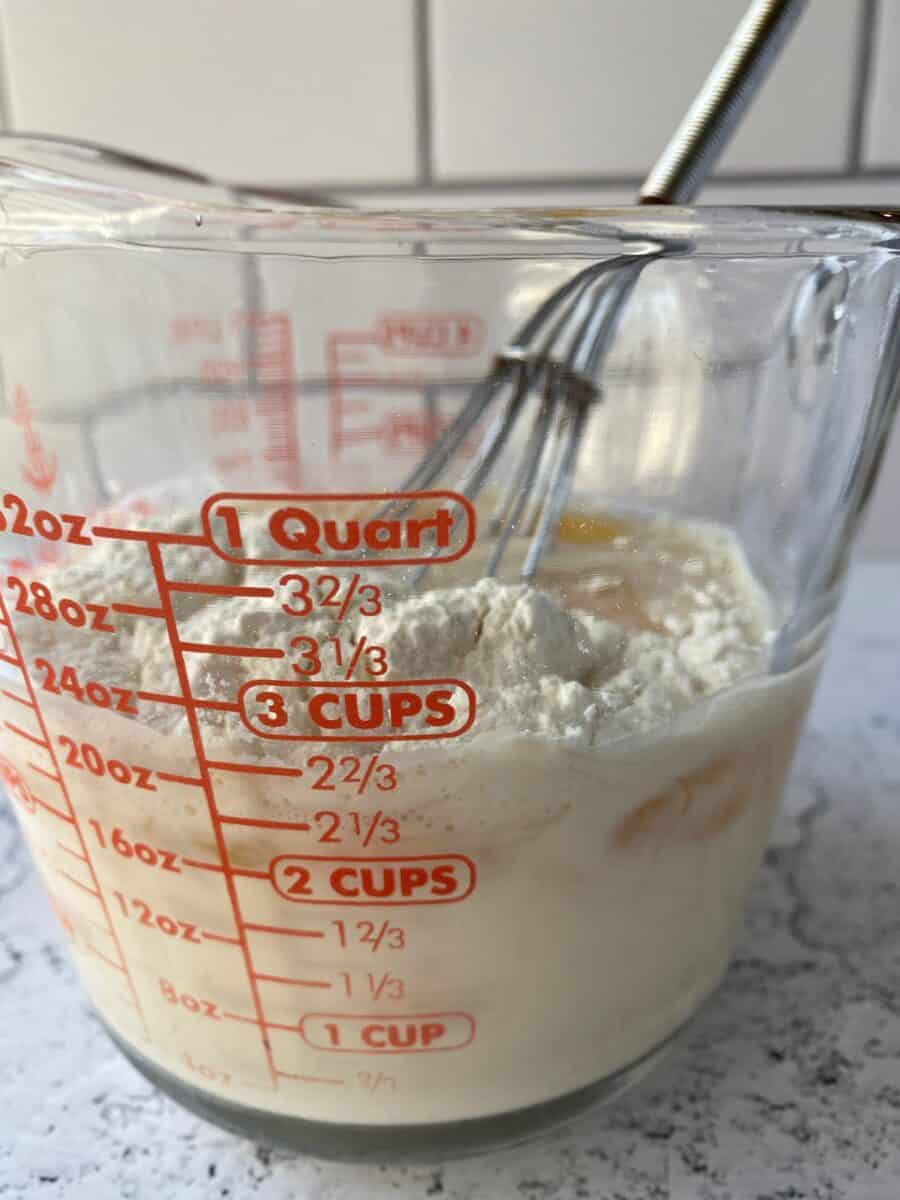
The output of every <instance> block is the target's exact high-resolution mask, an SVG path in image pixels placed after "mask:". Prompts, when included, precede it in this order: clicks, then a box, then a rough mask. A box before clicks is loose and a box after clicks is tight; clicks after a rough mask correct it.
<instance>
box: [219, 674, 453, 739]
mask: <svg viewBox="0 0 900 1200" xmlns="http://www.w3.org/2000/svg"><path fill="white" fill-rule="evenodd" d="M373 689H374V690H373ZM385 689H387V690H385ZM364 690H371V691H372V698H371V700H370V701H369V702H368V704H367V705H363V704H362V703H361V701H360V698H359V697H358V696H356V695H354V693H355V692H360V691H364ZM422 692H424V693H425V694H424V695H421V694H420V693H422ZM455 692H460V693H462V697H464V699H465V707H464V709H463V711H462V713H458V712H456V711H455V709H454V707H453V706H452V705H451V703H450V701H451V700H452V699H453V698H454V693H455ZM290 702H293V703H294V704H295V705H297V706H299V707H300V709H301V712H302V711H303V710H304V708H305V712H306V714H307V715H308V716H309V717H310V718H311V720H312V722H313V725H314V726H315V727H316V728H315V731H314V732H311V733H291V732H290V713H289V710H288V707H287V705H288V703H290ZM196 703H199V701H197V702H196ZM476 703H477V702H476V697H475V692H474V690H473V689H472V688H471V687H470V685H469V684H468V683H466V682H465V681H464V680H462V679H392V680H379V681H377V682H368V681H365V682H364V681H354V682H348V681H347V680H329V681H328V682H327V683H326V682H325V681H323V680H303V681H300V680H296V679H250V680H248V681H247V682H246V683H245V684H243V685H242V686H241V688H240V691H239V692H238V702H237V704H236V705H228V708H229V709H230V710H235V711H237V712H239V713H240V717H241V722H242V724H243V725H244V726H246V728H247V729H249V730H250V732H251V733H255V734H256V736H257V737H263V738H269V739H271V740H274V741H287V742H384V741H385V740H388V741H394V742H421V741H435V740H440V739H446V738H456V737H461V736H462V734H464V733H466V732H467V731H468V730H469V729H471V727H472V724H473V722H474V721H475V708H476ZM376 705H378V706H379V709H380V712H381V718H380V719H379V720H378V721H375V720H373V719H372V716H371V713H372V711H373V710H374V709H375V706H376ZM251 706H256V707H257V708H262V710H263V711H262V712H251V711H250V708H251ZM363 708H365V709H366V711H365V712H364V713H363V712H361V710H362V709H363ZM420 715H424V716H425V723H426V725H429V727H430V728H432V729H433V730H434V732H426V733H404V732H403V727H404V722H405V721H407V720H410V719H413V718H416V717H418V716H420ZM448 725H449V726H450V728H447V726H448ZM376 726H377V727H378V728H379V729H380V732H378V733H367V732H365V731H366V730H371V729H373V728H375V727H376ZM335 730H340V731H341V732H334V731H335Z"/></svg>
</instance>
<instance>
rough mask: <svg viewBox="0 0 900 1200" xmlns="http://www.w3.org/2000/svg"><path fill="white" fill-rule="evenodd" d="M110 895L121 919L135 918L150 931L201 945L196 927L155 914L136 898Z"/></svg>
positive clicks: (162, 914) (148, 906)
mask: <svg viewBox="0 0 900 1200" xmlns="http://www.w3.org/2000/svg"><path fill="white" fill-rule="evenodd" d="M112 894H113V896H115V898H116V903H117V904H118V905H119V908H120V909H121V910H122V916H123V917H128V918H132V917H134V916H137V919H138V921H139V922H140V923H141V925H146V926H148V927H149V928H150V929H158V930H159V932H160V933H164V934H165V935H166V937H172V938H178V939H179V940H180V941H183V942H193V943H194V944H195V945H197V946H200V945H202V942H201V940H200V935H199V933H198V930H197V926H196V925H191V924H189V923H188V922H187V921H176V920H175V918H174V917H169V916H166V914H165V913H155V912H154V911H153V910H152V908H151V907H150V905H149V904H147V903H145V901H143V900H139V899H138V898H137V897H136V896H132V897H131V898H130V899H126V897H125V896H123V895H122V893H121V892H119V891H113V893H112ZM132 910H133V911H132Z"/></svg>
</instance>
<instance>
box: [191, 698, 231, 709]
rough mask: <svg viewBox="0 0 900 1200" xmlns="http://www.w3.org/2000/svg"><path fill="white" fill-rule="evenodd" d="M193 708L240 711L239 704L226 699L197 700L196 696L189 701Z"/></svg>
mask: <svg viewBox="0 0 900 1200" xmlns="http://www.w3.org/2000/svg"><path fill="white" fill-rule="evenodd" d="M191 704H192V705H193V707H194V708H209V709H213V710H214V711H215V712H240V711H241V706H240V705H239V704H229V702H228V701H227V700H198V699H197V698H196V696H195V697H194V698H193V700H192V701H191Z"/></svg>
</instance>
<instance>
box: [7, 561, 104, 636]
mask: <svg viewBox="0 0 900 1200" xmlns="http://www.w3.org/2000/svg"><path fill="white" fill-rule="evenodd" d="M6 586H7V587H8V588H10V590H12V591H14V592H17V593H18V595H17V597H16V603H15V610H16V612H21V613H26V614H27V615H28V616H32V617H40V618H41V620H42V621H58V620H60V619H62V620H63V621H65V623H66V624H67V625H71V626H72V628H73V629H83V628H87V629H91V630H94V631H95V632H97V633H115V626H114V625H112V624H110V622H109V619H108V617H109V606H108V605H106V604H81V603H80V602H79V601H78V600H73V599H71V597H69V596H63V597H62V598H61V599H60V600H59V601H55V600H54V598H53V593H52V592H51V591H50V589H49V588H48V587H47V585H46V584H45V583H40V582H39V581H37V580H33V581H31V582H29V583H26V582H25V580H24V579H20V578H19V577H18V576H17V575H10V576H9V577H8V578H7V580H6ZM89 618H90V621H89V620H88V619H89Z"/></svg>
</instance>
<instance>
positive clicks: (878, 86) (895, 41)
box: [863, 0, 900, 167]
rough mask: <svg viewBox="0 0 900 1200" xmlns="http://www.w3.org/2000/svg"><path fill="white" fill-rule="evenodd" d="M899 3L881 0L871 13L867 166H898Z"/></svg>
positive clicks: (899, 85) (899, 135) (866, 142)
mask: <svg viewBox="0 0 900 1200" xmlns="http://www.w3.org/2000/svg"><path fill="white" fill-rule="evenodd" d="M898 62H900V4H898V3H897V0H883V2H882V3H881V4H879V5H878V7H877V9H876V15H875V29H874V31H873V37H872V79H871V85H870V94H869V106H868V120H867V122H866V129H865V140H864V146H863V153H864V161H865V162H866V163H867V164H868V165H870V166H875V167H879V166H892V167H897V166H900V71H898V69H897V64H898Z"/></svg>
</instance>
